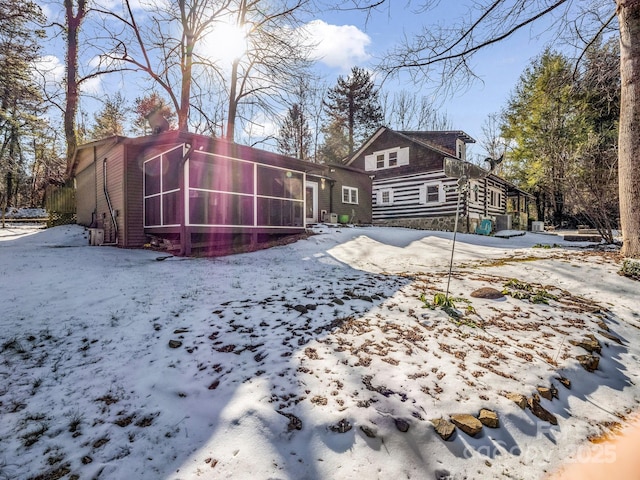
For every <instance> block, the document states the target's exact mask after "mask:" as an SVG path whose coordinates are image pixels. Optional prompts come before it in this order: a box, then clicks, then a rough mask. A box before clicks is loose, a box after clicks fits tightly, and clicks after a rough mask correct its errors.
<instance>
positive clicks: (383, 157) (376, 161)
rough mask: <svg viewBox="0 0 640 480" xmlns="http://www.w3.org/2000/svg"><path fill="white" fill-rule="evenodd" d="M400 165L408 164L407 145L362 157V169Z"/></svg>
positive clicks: (379, 168) (369, 169)
mask: <svg viewBox="0 0 640 480" xmlns="http://www.w3.org/2000/svg"><path fill="white" fill-rule="evenodd" d="M402 165H409V147H402V148H401V147H396V148H389V149H387V150H381V151H378V152H373V153H372V154H371V155H367V156H365V157H364V169H365V170H367V171H372V170H383V169H386V168H395V167H400V166H402Z"/></svg>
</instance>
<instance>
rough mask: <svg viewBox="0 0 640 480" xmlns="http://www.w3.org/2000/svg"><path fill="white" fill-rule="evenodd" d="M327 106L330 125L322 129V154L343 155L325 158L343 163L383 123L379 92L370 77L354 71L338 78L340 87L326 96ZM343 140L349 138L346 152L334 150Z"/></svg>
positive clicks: (356, 68) (354, 69)
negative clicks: (323, 142)
mask: <svg viewBox="0 0 640 480" xmlns="http://www.w3.org/2000/svg"><path fill="white" fill-rule="evenodd" d="M324 106H325V111H326V113H327V116H328V118H329V122H328V125H326V126H325V127H324V128H323V131H324V133H325V147H324V148H322V151H323V152H325V155H327V154H329V155H338V154H340V155H341V156H339V157H330V156H326V157H325V158H324V160H325V161H334V162H335V161H340V160H342V159H343V158H344V156H347V155H351V154H352V153H353V152H354V150H355V146H356V144H359V143H361V142H363V141H364V140H366V139H367V137H369V136H370V135H371V134H372V133H373V132H374V131H375V130H376V129H377V128H378V127H379V126H380V125H381V124H382V122H383V115H382V108H381V107H380V100H379V98H378V91H377V90H376V89H375V85H374V84H373V81H372V80H371V74H369V72H367V71H366V70H364V69H362V68H359V67H353V68H352V69H351V75H350V76H348V77H347V78H344V77H342V76H340V77H338V83H337V85H336V86H335V87H333V88H331V89H329V91H328V92H327V99H326V100H325V101H324ZM342 138H346V142H347V143H346V145H345V147H346V148H345V149H344V150H342V149H340V148H335V147H336V146H338V145H337V143H338V142H340V141H342ZM328 146H332V147H331V148H327V147H328ZM343 152H345V155H342V153H343Z"/></svg>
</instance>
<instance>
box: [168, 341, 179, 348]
mask: <svg viewBox="0 0 640 480" xmlns="http://www.w3.org/2000/svg"><path fill="white" fill-rule="evenodd" d="M181 346H182V342H181V341H180V340H169V348H180V347H181Z"/></svg>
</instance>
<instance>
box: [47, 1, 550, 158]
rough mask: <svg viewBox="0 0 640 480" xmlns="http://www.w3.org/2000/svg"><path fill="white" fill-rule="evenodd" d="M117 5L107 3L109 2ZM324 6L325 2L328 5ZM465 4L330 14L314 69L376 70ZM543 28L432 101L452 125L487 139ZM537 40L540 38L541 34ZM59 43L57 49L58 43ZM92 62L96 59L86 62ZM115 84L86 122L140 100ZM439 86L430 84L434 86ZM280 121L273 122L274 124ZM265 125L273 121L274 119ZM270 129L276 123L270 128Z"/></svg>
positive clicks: (424, 89)
mask: <svg viewBox="0 0 640 480" xmlns="http://www.w3.org/2000/svg"><path fill="white" fill-rule="evenodd" d="M110 1H112V0H103V3H105V2H106V3H109V2H110ZM325 1H327V0H325ZM469 3H470V0H468V1H462V0H460V1H447V2H436V4H437V6H436V8H434V9H432V10H429V11H428V12H423V13H417V12H415V11H414V10H412V9H411V8H409V7H407V4H406V3H405V2H402V3H399V2H398V3H393V2H391V0H388V2H387V3H385V4H384V6H383V7H382V8H381V9H380V10H379V11H376V12H373V13H371V14H370V15H367V14H365V13H363V12H359V11H335V10H330V9H329V10H326V11H325V12H324V13H321V14H317V15H316V16H314V17H310V18H308V19H307V23H306V29H307V31H309V32H311V33H312V35H313V42H314V43H315V44H316V45H317V47H316V52H315V55H316V58H317V59H318V61H317V67H318V69H319V71H321V72H322V74H323V75H324V78H325V80H326V82H327V84H329V85H334V84H335V82H336V79H337V77H338V75H347V74H348V73H349V71H350V70H351V67H353V66H359V67H363V68H367V69H370V70H372V71H373V69H374V68H375V65H376V63H377V62H378V61H379V59H380V57H381V56H383V55H384V53H385V52H386V51H387V50H388V49H389V48H391V47H392V46H393V45H394V44H396V43H397V42H398V41H400V40H401V38H402V36H403V35H407V36H411V35H412V34H414V33H416V32H418V31H419V30H420V28H421V27H422V26H423V25H434V24H438V23H440V24H443V25H451V24H452V23H455V22H459V21H460V19H461V17H463V16H464V15H465V14H466V12H467V5H469ZM59 8H60V7H58V8H56V7H55V3H51V4H48V6H47V8H45V12H46V13H47V14H48V16H49V18H50V20H53V19H56V18H57V19H60V16H61V15H62V12H61V10H60V9H59ZM547 24H548V22H545V23H543V24H540V25H536V26H534V27H533V28H530V29H529V28H527V29H524V30H523V31H521V32H519V33H517V34H516V35H514V36H513V37H510V38H509V39H507V40H505V41H504V42H502V43H500V44H497V45H494V46H491V47H488V48H487V49H483V50H481V51H480V52H479V53H478V54H477V55H476V56H475V57H474V59H473V64H472V66H473V69H474V72H475V73H476V74H477V75H478V77H479V80H477V81H475V82H474V83H473V84H472V85H471V87H470V88H469V89H468V90H466V91H464V92H458V93H457V94H456V95H455V96H453V97H448V98H447V97H443V96H438V97H436V98H435V99H434V100H435V102H436V104H440V106H439V108H440V109H441V110H442V111H443V112H446V114H447V116H448V118H449V119H450V120H451V123H452V127H453V128H454V129H456V130H464V131H465V132H467V133H468V134H469V135H471V136H472V137H473V138H475V139H476V140H478V141H480V140H481V139H482V129H481V126H482V124H483V122H484V121H485V119H486V118H487V116H488V115H489V114H491V113H495V112H499V111H500V110H501V109H502V108H503V107H504V106H505V105H506V103H507V100H508V98H509V95H510V92H511V91H512V89H513V88H514V87H515V85H516V83H517V81H518V78H519V76H520V75H521V73H522V72H523V70H524V69H525V68H526V67H527V66H528V65H529V64H530V62H531V60H532V59H533V58H535V57H536V56H537V55H538V54H539V53H541V52H542V50H543V49H544V47H545V45H546V44H547V43H548V42H549V40H550V38H551V34H550V33H544V27H545V26H546V25H547ZM541 33H542V35H541V36H540V37H538V36H537V35H539V34H541ZM56 43H57V45H56ZM59 52H60V44H59V40H58V41H57V42H54V41H52V42H51V43H50V44H49V45H48V46H47V48H46V53H48V54H50V56H49V57H47V64H48V67H49V68H50V69H51V71H52V75H55V76H56V77H58V78H62V76H63V74H64V66H63V61H64V55H62V54H60V53H59ZM84 60H85V61H86V62H88V63H90V62H91V61H92V60H91V59H84ZM126 83H127V85H126V88H125V86H124V84H123V80H122V79H121V80H120V81H118V80H117V79H116V78H106V77H101V78H96V79H94V80H92V81H91V82H88V83H87V84H86V85H85V86H84V93H85V94H86V96H85V100H84V103H83V109H84V110H87V111H88V118H89V123H91V119H92V113H93V112H92V110H91V107H92V106H93V107H94V108H99V103H98V104H97V107H96V102H95V100H94V101H92V100H91V97H94V98H101V97H104V94H105V93H113V92H114V91H115V90H118V89H120V90H121V91H122V92H123V93H124V94H125V95H126V96H127V100H129V101H133V99H134V98H135V97H136V96H138V95H139V92H138V91H136V89H135V88H134V85H133V82H131V81H130V80H129V79H127V81H126ZM433 86H435V85H431V87H433ZM429 87H430V86H429V85H425V86H421V87H417V86H415V85H413V84H412V83H411V82H410V81H408V80H406V81H400V82H398V81H395V80H391V81H387V82H386V83H385V85H384V89H385V90H386V91H389V92H390V93H391V92H393V91H394V90H406V91H411V92H414V91H415V92H416V95H417V96H420V97H422V96H429V95H430V94H431V91H430V88H429ZM274 120H275V119H274ZM264 123H270V121H269V120H267V121H264ZM271 123H272V124H271V128H272V129H273V128H274V126H275V123H273V122H271ZM472 154H476V155H482V154H483V152H482V151H481V148H480V147H479V146H475V148H473V149H472Z"/></svg>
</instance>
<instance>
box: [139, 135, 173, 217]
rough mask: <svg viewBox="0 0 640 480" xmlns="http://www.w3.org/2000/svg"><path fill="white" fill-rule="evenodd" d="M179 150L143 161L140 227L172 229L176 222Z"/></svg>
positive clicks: (169, 151)
mask: <svg viewBox="0 0 640 480" xmlns="http://www.w3.org/2000/svg"><path fill="white" fill-rule="evenodd" d="M182 157H183V151H182V146H179V147H175V148H173V149H172V150H168V151H166V152H164V153H162V154H160V155H157V156H156V157H153V158H150V159H148V160H145V162H144V166H143V176H144V226H145V227H160V226H176V225H179V224H180V222H181V218H180V169H181V168H182V166H183V164H182Z"/></svg>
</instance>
